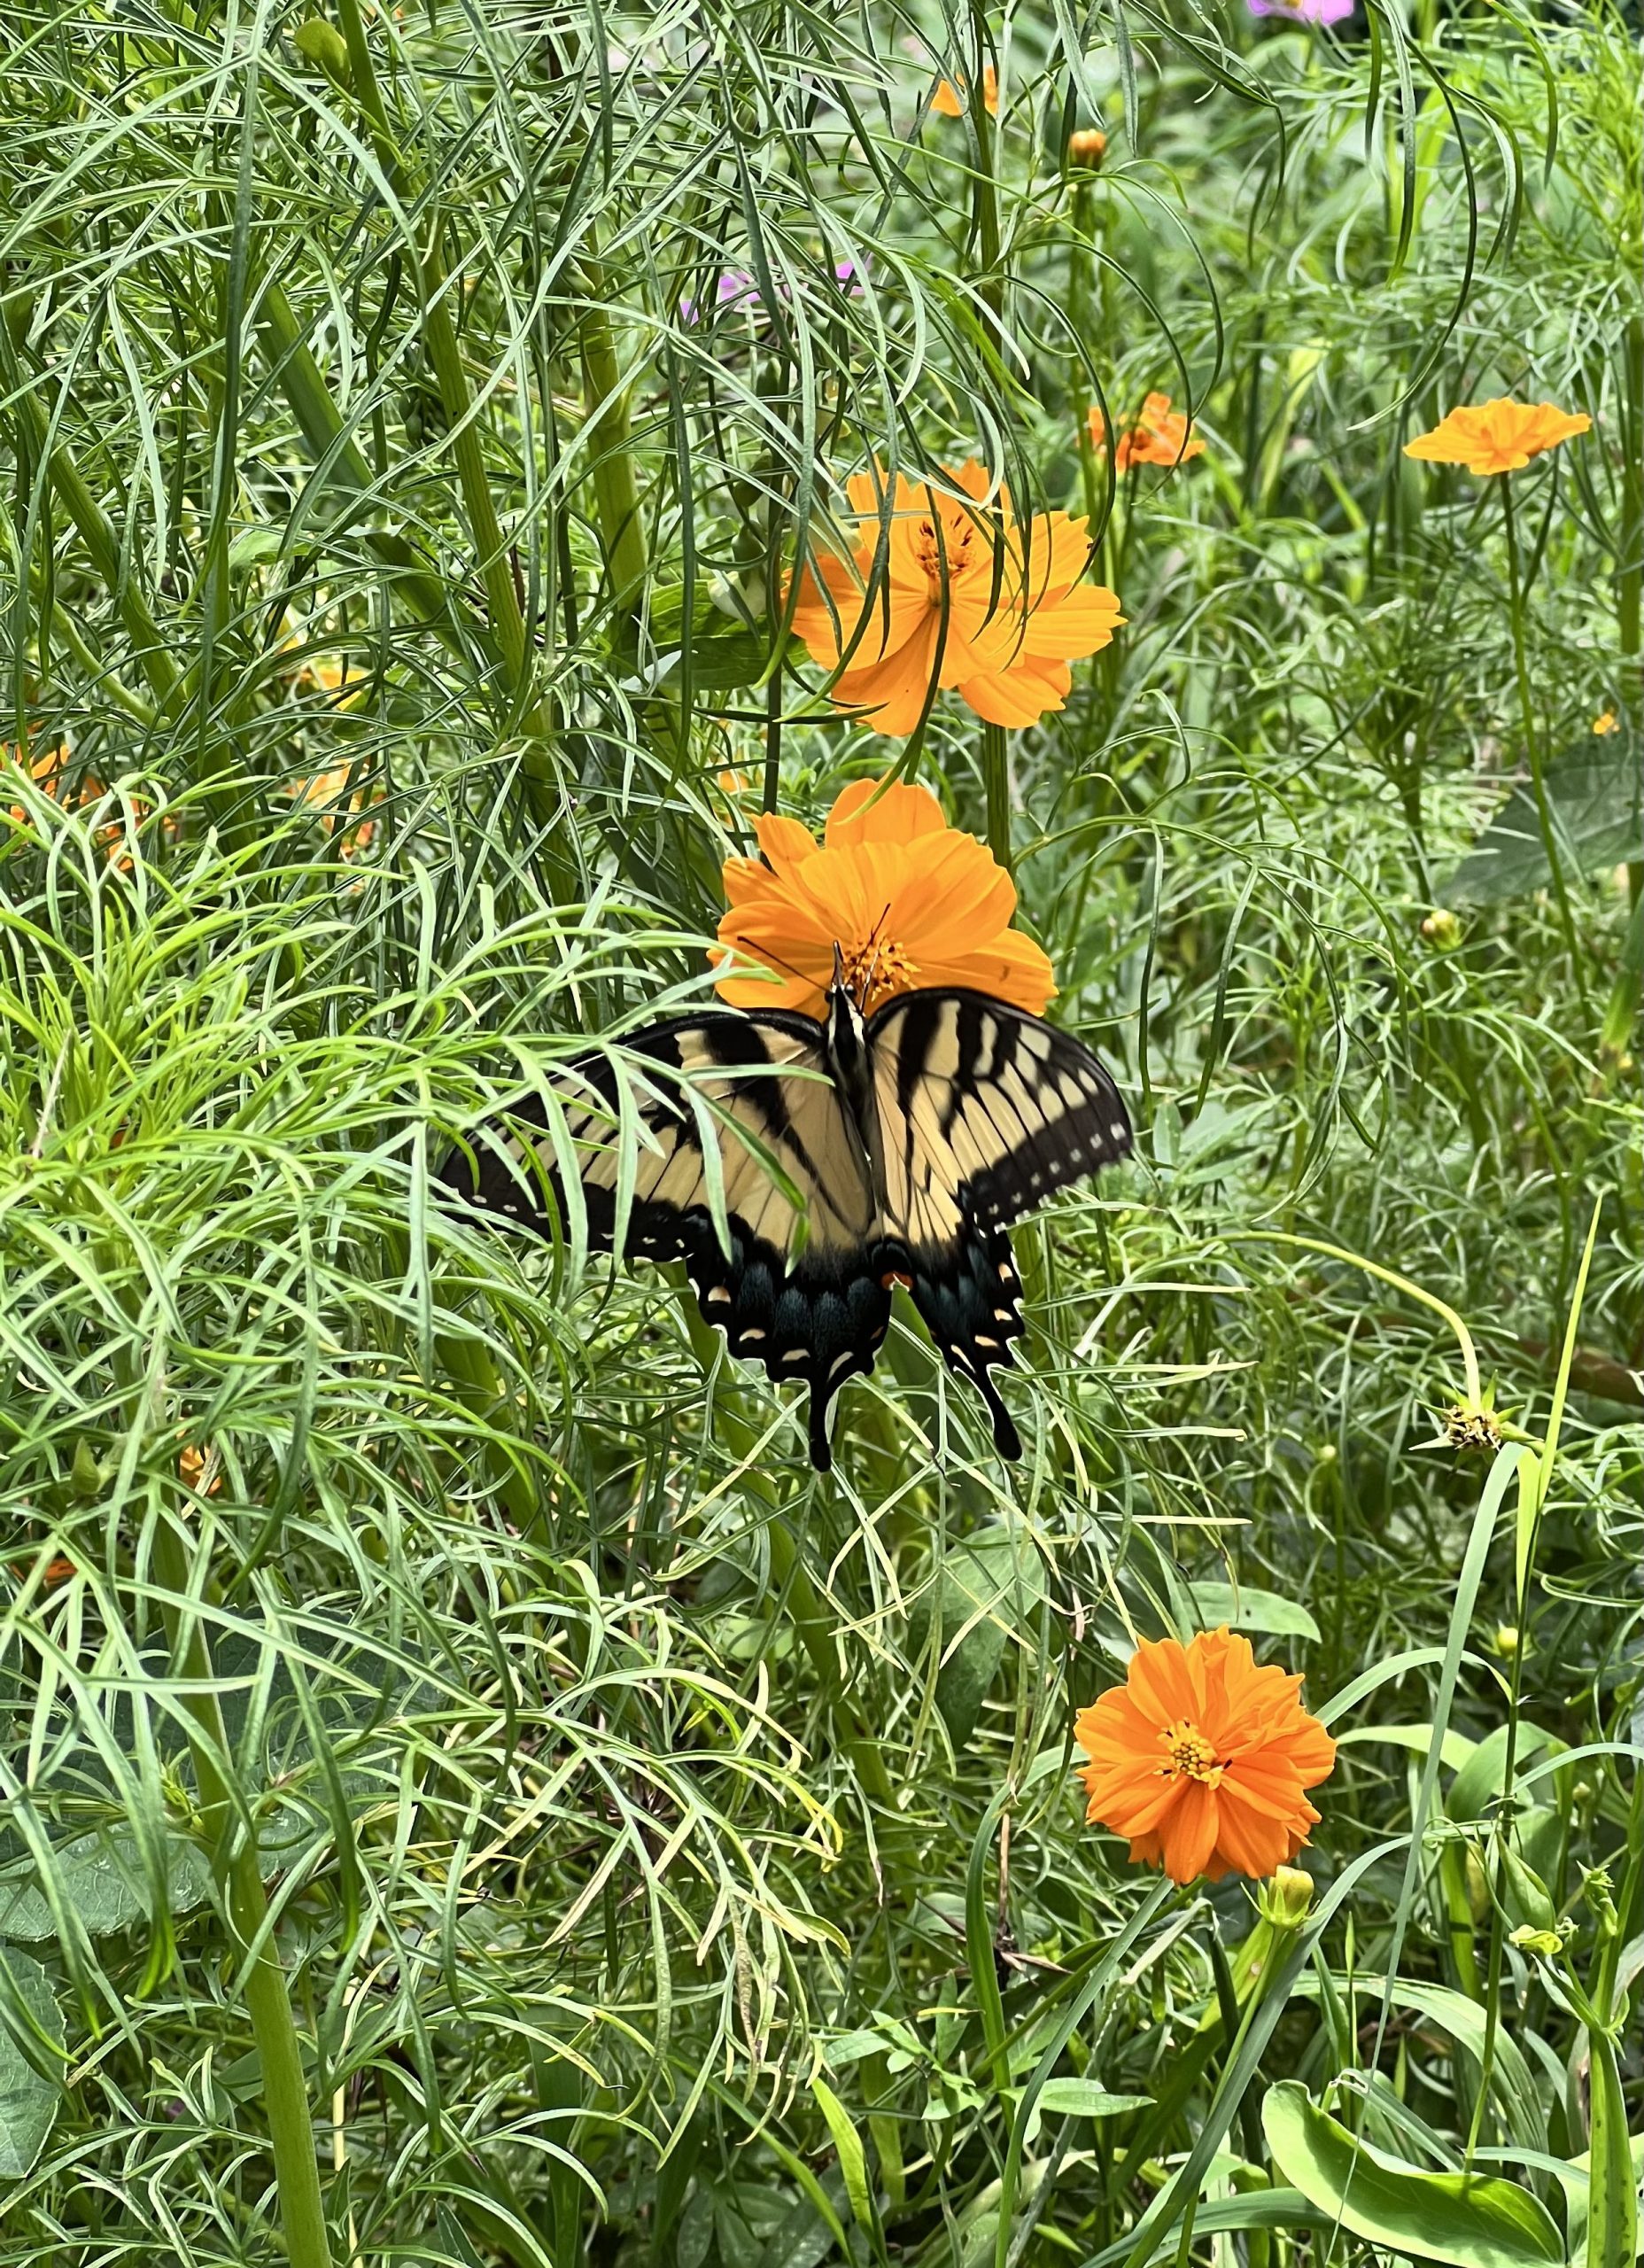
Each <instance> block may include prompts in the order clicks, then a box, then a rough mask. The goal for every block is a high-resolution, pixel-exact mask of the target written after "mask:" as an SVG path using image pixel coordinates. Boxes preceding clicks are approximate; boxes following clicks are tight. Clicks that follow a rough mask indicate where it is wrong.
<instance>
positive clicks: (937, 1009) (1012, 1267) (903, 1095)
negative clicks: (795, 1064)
mask: <svg viewBox="0 0 1644 2268" xmlns="http://www.w3.org/2000/svg"><path fill="white" fill-rule="evenodd" d="M867 1038H868V1045H869V1049H870V1052H871V1055H872V1063H873V1084H874V1098H875V1102H876V1106H877V1108H878V1114H879V1124H880V1176H881V1180H882V1184H883V1187H882V1191H881V1203H882V1206H883V1208H884V1214H885V1221H886V1226H887V1228H888V1231H890V1233H891V1234H892V1235H893V1236H894V1237H896V1238H898V1239H901V1241H902V1243H903V1247H904V1248H905V1253H906V1272H907V1275H908V1278H909V1288H910V1291H911V1296H912V1299H913V1301H914V1304H915V1305H916V1307H917V1308H918V1309H919V1314H920V1315H921V1317H923V1318H924V1322H925V1325H926V1328H927V1330H928V1331H929V1332H930V1334H931V1337H932V1338H933V1339H934V1340H935V1342H936V1344H937V1346H938V1347H940V1348H941V1349H942V1354H943V1355H944V1356H945V1357H946V1359H947V1362H948V1363H949V1365H950V1367H951V1368H952V1369H953V1370H955V1371H958V1374H959V1375H960V1376H961V1377H963V1378H967V1379H970V1380H971V1381H972V1383H973V1385H974V1386H976V1387H977V1389H978V1390H979V1392H980V1393H981V1395H982V1398H983V1400H984V1401H985V1402H987V1405H988V1409H989V1414H990V1416H991V1417H992V1419H993V1432H994V1440H995V1441H996V1444H997V1446H998V1448H999V1449H1000V1451H1001V1452H1002V1454H1003V1455H1004V1456H1019V1455H1020V1447H1021V1445H1020V1441H1019V1440H1018V1438H1017V1433H1016V1428H1015V1426H1014V1425H1012V1422H1011V1418H1010V1415H1009V1413H1008V1411H1007V1410H1005V1407H1004V1402H1002V1401H1001V1399H1000V1397H999V1392H998V1389H997V1387H996V1386H995V1385H994V1383H993V1379H992V1377H991V1375H990V1373H991V1371H993V1369H994V1368H995V1366H996V1365H997V1364H1000V1363H1009V1362H1010V1361H1011V1345H1012V1341H1013V1340H1017V1339H1020V1336H1021V1334H1022V1322H1021V1279H1020V1277H1019V1276H1018V1275H1017V1272H1016V1264H1015V1262H1014V1260H1013V1259H1012V1254H1011V1246H1010V1239H1009V1237H1008V1236H1007V1235H1006V1233H1005V1231H1006V1230H1007V1228H1008V1227H1009V1225H1010V1223H1012V1221H1015V1220H1019V1219H1020V1217H1021V1216H1022V1215H1023V1214H1024V1213H1026V1212H1028V1211H1030V1210H1031V1209H1032V1208H1033V1207H1034V1206H1035V1205H1038V1204H1040V1203H1042V1202H1043V1200H1044V1199H1045V1198H1046V1197H1048V1196H1049V1195H1050V1194H1051V1192H1052V1191H1053V1190H1057V1189H1062V1188H1065V1187H1066V1185H1067V1184H1069V1183H1070V1182H1073V1181H1076V1180H1078V1179H1079V1178H1080V1177H1082V1175H1084V1174H1087V1173H1091V1172H1094V1171H1095V1169H1097V1167H1098V1166H1103V1165H1109V1164H1112V1163H1113V1162H1114V1161H1116V1160H1118V1159H1120V1158H1122V1157H1123V1156H1124V1155H1125V1154H1126V1153H1127V1152H1128V1149H1129V1147H1130V1141H1131V1135H1130V1122H1129V1119H1128V1115H1126V1111H1125V1107H1124V1105H1123V1103H1122V1102H1121V1099H1120V1097H1119V1093H1118V1090H1117V1089H1116V1088H1115V1087H1114V1085H1113V1081H1112V1079H1110V1078H1109V1076H1108V1075H1107V1073H1106V1071H1105V1070H1104V1068H1102V1066H1101V1064H1100V1063H1099V1062H1098V1061H1097V1059H1096V1057H1095V1056H1094V1055H1092V1054H1091V1052H1090V1050H1089V1048H1087V1047H1085V1046H1084V1045H1082V1043H1081V1042H1080V1041H1078V1040H1076V1039H1074V1038H1073V1037H1071V1035H1070V1034H1068V1033H1066V1032H1062V1031H1058V1030H1057V1029H1055V1028H1054V1026H1053V1025H1051V1024H1047V1023H1043V1022H1041V1021H1040V1020H1039V1019H1038V1018H1037V1017H1035V1016H1029V1015H1026V1014H1022V1013H1021V1011H1020V1010H1019V1009H1015V1008H1011V1007H1008V1006H1006V1005H1005V1004H1004V1002H1003V1001H999V1000H994V999H990V998H988V997H987V996H986V995H985V994H982V993H978V992H951V991H942V992H936V991H932V992H911V993H905V994H903V996H902V997H901V998H898V999H896V1000H893V1001H891V1002H890V1003H889V1004H888V1006H885V1007H883V1008H881V1009H880V1011H879V1013H878V1014H877V1015H875V1016H874V1017H873V1019H872V1021H871V1022H870V1024H869V1025H868V1030H867Z"/></svg>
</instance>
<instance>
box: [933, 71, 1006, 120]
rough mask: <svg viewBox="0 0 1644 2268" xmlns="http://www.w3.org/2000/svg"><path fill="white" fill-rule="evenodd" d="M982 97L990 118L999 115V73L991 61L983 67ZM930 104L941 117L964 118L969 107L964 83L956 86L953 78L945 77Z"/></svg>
mask: <svg viewBox="0 0 1644 2268" xmlns="http://www.w3.org/2000/svg"><path fill="white" fill-rule="evenodd" d="M981 98H982V103H983V105H984V107H985V108H986V110H987V113H988V115H989V118H997V116H998V115H999V74H998V73H997V72H996V70H995V69H994V67H993V66H992V64H991V63H989V64H988V65H986V66H984V67H983V70H982V74H981ZM930 106H931V108H932V109H933V110H934V112H935V113H936V115H937V116H938V117H939V118H963V117H964V115H965V111H966V110H967V109H968V108H969V97H967V95H966V93H965V87H964V85H963V83H961V84H960V85H958V86H957V87H956V86H955V84H954V83H953V81H952V80H951V79H944V80H943V81H942V84H941V85H940V86H939V87H938V88H937V89H936V91H935V93H934V95H933V96H932V97H931V98H930Z"/></svg>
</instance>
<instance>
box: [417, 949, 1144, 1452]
mask: <svg viewBox="0 0 1644 2268" xmlns="http://www.w3.org/2000/svg"><path fill="white" fill-rule="evenodd" d="M624 1048H625V1050H626V1052H627V1055H628V1057H629V1059H630V1060H631V1061H632V1064H633V1067H634V1069H635V1070H636V1071H637V1072H638V1073H639V1074H640V1078H639V1080H637V1081H636V1082H635V1083H634V1084H633V1085H632V1089H631V1091H630V1092H631V1098H632V1099H631V1100H630V1102H629V1104H628V1111H627V1115H628V1117H629V1122H630V1127H631V1129H632V1121H633V1120H634V1119H635V1118H637V1121H638V1132H639V1142H638V1146H637V1153H631V1154H633V1164H632V1169H631V1174H632V1177H631V1178H630V1177H628V1176H625V1175H624V1170H623V1159H624V1135H623V1119H624V1105H623V1099H622V1098H621V1097H620V1096H619V1091H618V1075H617V1069H616V1067H615V1064H614V1062H613V1060H612V1058H611V1057H610V1056H609V1055H607V1054H604V1053H600V1054H590V1055H587V1056H585V1057H579V1058H578V1059H576V1060H574V1061H573V1062H571V1063H570V1065H568V1066H567V1067H566V1068H564V1069H563V1070H561V1071H557V1072H556V1073H555V1076H554V1092H555V1095H556V1097H557V1099H558V1100H559V1101H560V1103H561V1106H562V1120H563V1130H564V1134H565V1135H566V1136H568V1137H569V1149H567V1148H566V1147H565V1146H563V1145H562V1147H561V1149H559V1150H556V1148H555V1146H554V1139H553V1137H552V1133H551V1130H550V1127H549V1121H548V1117H547V1112H546V1110H545V1108H544V1106H543V1105H542V1104H541V1102H540V1101H535V1102H528V1103H525V1104H523V1105H522V1106H520V1107H518V1108H516V1110H515V1111H513V1112H512V1113H511V1114H510V1119H511V1125H510V1126H509V1127H508V1128H501V1127H499V1128H495V1129H485V1130H481V1133H480V1135H479V1136H478V1137H477V1138H474V1139H472V1140H471V1141H470V1143H469V1144H468V1145H465V1146H463V1147H461V1148H460V1149H458V1150H457V1151H455V1152H454V1153H453V1154H452V1156H451V1158H450V1159H449V1160H447V1161H446V1166H445V1168H444V1170H443V1179H444V1181H445V1184H446V1187H447V1189H448V1190H449V1191H450V1192H452V1193H454V1195H456V1196H458V1197H460V1198H462V1199H466V1200H468V1201H469V1203H471V1204H474V1205H477V1206H478V1207H480V1208H483V1209H485V1211H487V1212H490V1213H492V1214H499V1215H501V1216H503V1217H505V1218H507V1219H509V1220H514V1221H518V1222H522V1223H524V1224H525V1225H526V1226H527V1227H530V1228H532V1229H535V1230H536V1231H539V1233H540V1234H542V1235H545V1236H551V1235H552V1234H553V1233H554V1225H555V1222H556V1220H557V1221H559V1222H563V1221H564V1220H565V1219H566V1218H567V1209H566V1193H565V1187H564V1182H563V1179H562V1166H561V1162H560V1159H561V1156H562V1155H565V1156H567V1157H568V1158H569V1156H570V1155H571V1154H574V1155H575V1156H576V1159H577V1166H576V1171H577V1177H578V1183H579V1184H580V1189H581V1196H582V1204H583V1208H584V1209H585V1217H586V1223H587V1240H588V1244H589V1246H590V1247H591V1248H592V1249H593V1250H594V1251H597V1252H612V1251H616V1250H617V1249H619V1248H622V1249H624V1250H625V1251H626V1252H627V1253H628V1254H632V1255H637V1256H639V1257H640V1258H643V1259H646V1260H653V1261H671V1260H683V1261H684V1262H685V1264H686V1273H687V1274H688V1276H689V1278H690V1280H691V1286H692V1289H693V1291H694V1293H695V1295H696V1301H697V1304H698V1306H699V1308H700V1309H701V1310H702V1315H703V1317H705V1318H706V1320H707V1321H708V1322H709V1323H710V1324H717V1325H718V1326H719V1327H720V1328H721V1329H722V1330H723V1331H724V1332H725V1338H726V1340H727V1343H728V1344H729V1347H730V1350H731V1352H732V1353H733V1355H740V1356H741V1357H743V1358H745V1359H747V1360H749V1361H753V1362H758V1363H764V1368H765V1370H766V1371H767V1372H768V1374H769V1375H770V1376H771V1377H772V1379H776V1380H778V1381H779V1382H780V1381H788V1382H796V1383H800V1384H803V1385H805V1386H809V1388H810V1458H811V1462H812V1464H814V1465H815V1466H816V1467H817V1469H818V1472H826V1471H827V1470H828V1468H829V1466H830V1464H832V1461H833V1459H832V1451H831V1447H830V1441H829V1429H828V1413H829V1410H830V1409H831V1407H832V1404H833V1402H834V1396H835V1395H836V1394H838V1392H839V1390H840V1388H841V1386H843V1385H844V1383H845V1381H846V1380H847V1379H849V1378H852V1377H855V1376H857V1375H858V1374H860V1373H862V1372H864V1371H871V1370H872V1367H873V1363H874V1360H875V1358H876V1356H877V1355H878V1353H879V1350H880V1347H881V1346H882V1345H883V1343H884V1340H885V1334H886V1332H887V1331H888V1328H889V1324H890V1310H891V1293H892V1291H893V1289H894V1287H895V1286H896V1285H898V1284H901V1285H904V1286H905V1287H906V1289H907V1291H908V1293H910V1295H911V1298H912V1301H913V1304H914V1306H915V1307H916V1308H917V1309H918V1310H919V1315H920V1316H921V1317H922V1318H923V1320H924V1323H925V1325H926V1328H927V1330H928V1332H930V1335H931V1337H932V1339H933V1340H934V1341H935V1343H936V1345H937V1346H938V1347H939V1348H941V1350H942V1355H943V1357H944V1359H945V1360H946V1362H947V1364H948V1367H949V1369H950V1371H954V1372H955V1373H956V1374H957V1375H958V1376H959V1377H961V1378H964V1379H969V1381H970V1382H971V1384H972V1385H973V1386H975V1387H976V1389H977V1390H978V1392H979V1393H980V1394H981V1397H982V1399H983V1401H984V1402H986V1404H987V1406H988V1411H989V1417H991V1419H992V1422H993V1438H994V1442H995V1445H996V1448H997V1449H998V1450H999V1452H1000V1454H1001V1455H1002V1456H1006V1457H1017V1456H1020V1455H1021V1441H1020V1437H1019V1436H1018V1433H1017V1431H1016V1427H1015V1425H1013V1424H1012V1420H1011V1415H1010V1412H1009V1410H1006V1408H1005V1406H1004V1401H1003V1399H1002V1398H1001V1396H1000V1394H999V1390H998V1387H997V1386H996V1384H995V1382H994V1379H993V1375H992V1373H993V1371H995V1370H996V1368H997V1367H998V1366H999V1365H1000V1364H1008V1363H1010V1362H1011V1361H1012V1355H1011V1347H1012V1341H1013V1340H1017V1339H1020V1337H1021V1335H1022V1329H1023V1325H1022V1320H1021V1296H1022V1287H1021V1278H1020V1277H1019V1276H1018V1274H1017V1272H1016V1263H1015V1261H1014V1259H1013V1257H1012V1252H1011V1243H1010V1238H1009V1235H1008V1233H1007V1231H1008V1230H1009V1228H1010V1226H1011V1223H1012V1222H1014V1221H1017V1220H1020V1218H1021V1216H1022V1215H1023V1214H1024V1213H1027V1212H1028V1211H1029V1210H1030V1209H1031V1208H1033V1207H1035V1206H1036V1205H1038V1204H1040V1203H1041V1202H1042V1201H1043V1200H1044V1199H1045V1198H1046V1197H1048V1196H1049V1195H1050V1194H1051V1191H1052V1190H1056V1189H1061V1188H1065V1187H1066V1185H1067V1184H1069V1183H1070V1182H1074V1181H1076V1180H1078V1179H1079V1178H1080V1177H1082V1176H1083V1175H1085V1174H1088V1173H1091V1172H1094V1171H1095V1170H1096V1169H1097V1167H1100V1166H1105V1165H1112V1164H1113V1163H1115V1162H1116V1161H1118V1160H1120V1159H1121V1158H1123V1157H1124V1156H1125V1155H1126V1153H1128V1150H1129V1148H1130V1146H1131V1132H1130V1121H1129V1118H1128V1115H1127V1114H1126V1110H1125V1107H1124V1104H1123V1102H1122V1101H1121V1099H1120V1096H1119V1092H1118V1090H1117V1089H1116V1088H1115V1086H1114V1084H1113V1080H1112V1079H1111V1077H1110V1076H1108V1074H1107V1072H1106V1070H1105V1068H1103V1066H1102V1064H1101V1063H1100V1062H1099V1061H1098V1060H1097V1058H1096V1056H1095V1055H1093V1054H1092V1053H1091V1052H1090V1049H1089V1048H1088V1047H1086V1046H1085V1045H1083V1044H1082V1041H1080V1040H1077V1039H1075V1038H1074V1037H1073V1036H1072V1035H1071V1034H1070V1033H1068V1032H1065V1031H1059V1030H1058V1029H1056V1027H1055V1026H1054V1025H1052V1024H1048V1023H1045V1022H1043V1021H1042V1020H1041V1019H1040V1018H1039V1017H1037V1016H1031V1015H1028V1014H1025V1013H1024V1012H1023V1011H1022V1010H1021V1009H1019V1008H1013V1007H1011V1006H1008V1005H1007V1004H1006V1003H1005V1002H1004V1001H1003V1000H996V999H994V998H991V997H990V996H989V995H987V994H985V993H981V992H970V991H962V990H929V991H912V992H903V993H900V994H897V995H896V997H895V998H892V999H890V1000H888V1001H887V1002H886V1003H885V1005H884V1006H881V1007H880V1008H877V1009H876V1010H875V1011H874V1013H873V1014H872V1015H871V1016H864V1014H863V1013H862V1010H861V1007H860V1006H859V1005H858V1003H857V999H856V998H855V996H854V995H853V993H852V992H851V991H850V990H849V987H848V986H847V984H846V983H845V980H844V975H843V970H842V966H841V957H840V954H839V952H838V950H837V949H835V952H834V981H833V983H832V984H831V985H830V987H829V989H828V992H827V998H826V1017H825V1018H824V1019H821V1020H818V1018H816V1017H814V1016H807V1015H800V1014H795V1013H794V1012H793V1011H791V1010H787V1009H780V1010H777V1009H770V1010H748V1009H739V1008H708V1009H703V1010H701V1011H699V1012H697V1013H695V1014H685V1015H677V1016H670V1017H667V1018H665V1019H663V1021H659V1022H656V1023H653V1024H650V1025H648V1026H647V1027H645V1028H644V1029H642V1030H640V1031H639V1032H638V1033H636V1034H635V1035H634V1036H633V1037H632V1038H630V1039H628V1040H626V1041H625V1042H624ZM629 1139H630V1141H632V1131H631V1133H630V1137H629ZM545 1188H546V1190H547V1193H548V1195H549V1197H550V1200H551V1202H552V1206H553V1212H552V1213H550V1212H549V1211H548V1210H547V1208H545V1207H544V1204H543V1191H544V1189H545ZM716 1189H717V1193H718V1197H719V1200H720V1205H721V1208H722V1210H723V1215H724V1219H725V1228H726V1231H728V1245H727V1244H726V1243H723V1242H722V1241H721V1239H720V1234H719V1231H718V1229H717V1226H716V1224H715V1219H714V1207H713V1199H712V1196H711V1195H710V1192H712V1191H714V1190H716Z"/></svg>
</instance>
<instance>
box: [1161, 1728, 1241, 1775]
mask: <svg viewBox="0 0 1644 2268" xmlns="http://www.w3.org/2000/svg"><path fill="white" fill-rule="evenodd" d="M1159 1739H1160V1741H1161V1742H1162V1743H1163V1744H1164V1747H1165V1751H1166V1753H1167V1756H1168V1758H1169V1761H1168V1763H1167V1764H1161V1765H1160V1766H1159V1772H1160V1774H1161V1775H1162V1776H1163V1777H1164V1778H1165V1779H1167V1780H1198V1781H1202V1782H1203V1783H1204V1785H1205V1786H1206V1787H1207V1788H1219V1787H1220V1786H1221V1775H1222V1774H1223V1773H1224V1772H1225V1771H1226V1770H1227V1768H1228V1767H1227V1763H1226V1762H1225V1761H1223V1762H1221V1763H1218V1762H1217V1760H1216V1751H1215V1750H1214V1748H1213V1747H1212V1746H1211V1744H1210V1743H1209V1742H1208V1741H1207V1740H1206V1738H1205V1736H1204V1734H1203V1733H1201V1732H1200V1730H1199V1729H1198V1726H1197V1725H1196V1724H1195V1723H1194V1722H1193V1720H1192V1719H1191V1718H1190V1717H1178V1718H1177V1719H1176V1720H1175V1724H1173V1725H1167V1726H1166V1727H1165V1729H1164V1730H1163V1732H1161V1733H1160V1734H1159Z"/></svg>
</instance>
